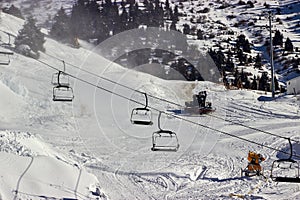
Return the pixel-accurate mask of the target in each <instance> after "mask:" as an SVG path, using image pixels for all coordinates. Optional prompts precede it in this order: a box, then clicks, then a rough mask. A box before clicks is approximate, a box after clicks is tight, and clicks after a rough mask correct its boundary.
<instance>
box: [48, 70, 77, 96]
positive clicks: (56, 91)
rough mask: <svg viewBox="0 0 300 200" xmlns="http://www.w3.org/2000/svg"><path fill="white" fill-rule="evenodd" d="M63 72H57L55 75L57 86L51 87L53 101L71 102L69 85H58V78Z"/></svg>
mask: <svg viewBox="0 0 300 200" xmlns="http://www.w3.org/2000/svg"><path fill="white" fill-rule="evenodd" d="M62 73H63V72H62V71H59V72H58V75H57V82H58V84H57V85H56V86H55V87H53V101H73V99H74V93H73V89H72V88H71V87H70V86H69V85H62V84H61V83H60V76H61V74H62Z"/></svg>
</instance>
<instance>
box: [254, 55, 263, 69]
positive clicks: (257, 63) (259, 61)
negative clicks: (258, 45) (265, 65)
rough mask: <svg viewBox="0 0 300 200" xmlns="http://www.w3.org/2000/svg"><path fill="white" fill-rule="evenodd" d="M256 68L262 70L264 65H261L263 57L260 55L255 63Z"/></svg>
mask: <svg viewBox="0 0 300 200" xmlns="http://www.w3.org/2000/svg"><path fill="white" fill-rule="evenodd" d="M254 62H255V63H254V68H258V69H259V68H261V66H262V63H261V56H260V55H259V53H258V54H257V55H256V57H255V61H254Z"/></svg>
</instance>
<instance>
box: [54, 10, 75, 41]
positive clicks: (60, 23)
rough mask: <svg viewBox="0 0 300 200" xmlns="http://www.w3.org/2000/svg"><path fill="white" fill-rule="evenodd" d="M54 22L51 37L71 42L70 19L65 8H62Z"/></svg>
mask: <svg viewBox="0 0 300 200" xmlns="http://www.w3.org/2000/svg"><path fill="white" fill-rule="evenodd" d="M53 20H54V23H53V25H52V28H51V30H50V36H52V37H53V38H55V39H57V40H62V41H66V42H69V41H71V40H70V39H71V30H70V18H69V17H68V15H67V14H66V11H65V9H64V8H63V7H61V8H60V10H59V11H58V12H57V14H56V15H55V17H54V19H53Z"/></svg>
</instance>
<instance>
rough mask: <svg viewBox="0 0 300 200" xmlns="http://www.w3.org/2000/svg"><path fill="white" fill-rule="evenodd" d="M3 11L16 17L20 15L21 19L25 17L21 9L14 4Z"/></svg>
mask: <svg viewBox="0 0 300 200" xmlns="http://www.w3.org/2000/svg"><path fill="white" fill-rule="evenodd" d="M3 12H5V13H7V14H10V15H13V16H15V17H18V18H20V19H24V17H23V15H22V13H21V10H20V9H19V8H17V7H15V6H14V5H11V6H10V7H7V8H4V9H3Z"/></svg>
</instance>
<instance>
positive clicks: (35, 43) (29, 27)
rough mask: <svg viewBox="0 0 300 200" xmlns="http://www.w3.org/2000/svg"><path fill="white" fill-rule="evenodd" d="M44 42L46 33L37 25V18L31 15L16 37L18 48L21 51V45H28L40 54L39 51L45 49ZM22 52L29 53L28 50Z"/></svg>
mask: <svg viewBox="0 0 300 200" xmlns="http://www.w3.org/2000/svg"><path fill="white" fill-rule="evenodd" d="M44 42H45V38H44V34H43V33H42V32H41V31H40V29H39V28H38V27H37V26H36V20H35V19H34V18H33V17H31V16H30V17H29V18H28V19H27V20H26V22H25V24H24V26H23V28H22V29H21V30H20V31H19V33H18V36H17V37H16V39H15V46H16V49H17V50H19V51H20V48H21V46H22V45H23V46H24V45H26V46H28V47H29V48H30V50H31V51H33V52H34V53H36V54H37V55H38V51H45V48H44V47H43V45H44ZM21 53H24V54H28V52H21Z"/></svg>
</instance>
